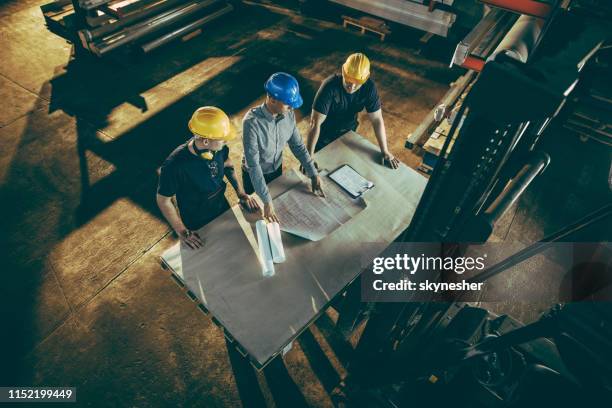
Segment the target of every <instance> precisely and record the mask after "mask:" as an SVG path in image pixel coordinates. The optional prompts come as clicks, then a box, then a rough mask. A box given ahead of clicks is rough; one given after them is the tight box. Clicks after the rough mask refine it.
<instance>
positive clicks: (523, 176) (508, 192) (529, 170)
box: [484, 152, 550, 224]
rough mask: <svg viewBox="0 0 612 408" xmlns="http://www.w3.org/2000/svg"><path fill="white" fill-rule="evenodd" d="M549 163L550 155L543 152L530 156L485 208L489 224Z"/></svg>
mask: <svg viewBox="0 0 612 408" xmlns="http://www.w3.org/2000/svg"><path fill="white" fill-rule="evenodd" d="M549 164H550V156H549V155H548V154H546V153H544V152H537V153H535V154H534V155H533V156H531V159H530V160H529V162H528V163H527V164H525V165H524V166H523V168H522V169H521V170H520V171H519V172H518V174H517V175H516V177H515V178H514V180H512V181H511V182H510V184H508V186H507V187H506V188H505V189H504V191H502V193H501V194H500V195H499V196H498V197H497V198H496V199H495V201H493V203H492V204H491V205H490V206H489V208H487V210H486V211H485V213H484V215H485V217H486V219H487V220H488V221H489V222H490V223H491V224H494V223H495V221H496V220H497V219H499V217H501V216H502V215H503V214H504V213H505V212H506V210H508V208H510V206H511V205H512V204H514V202H515V201H516V200H517V199H518V198H519V197H520V196H521V194H523V192H524V191H525V190H526V189H527V187H529V185H530V184H531V182H532V181H533V180H534V179H535V178H536V177H537V176H538V175H540V174H541V173H542V172H543V171H544V170H545V169H546V167H548V165H549Z"/></svg>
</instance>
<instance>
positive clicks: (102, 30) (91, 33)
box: [79, 0, 185, 43]
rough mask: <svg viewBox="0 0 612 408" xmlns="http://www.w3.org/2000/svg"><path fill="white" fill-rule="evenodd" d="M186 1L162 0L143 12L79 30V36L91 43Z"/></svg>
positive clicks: (182, 5) (180, 6)
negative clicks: (92, 27)
mask: <svg viewBox="0 0 612 408" xmlns="http://www.w3.org/2000/svg"><path fill="white" fill-rule="evenodd" d="M181 2H184V1H183V0H166V1H161V2H159V3H158V4H155V5H153V6H151V7H149V8H145V9H144V10H142V11H141V12H138V13H134V14H132V15H129V16H126V17H124V18H122V19H120V20H117V21H115V22H114V23H108V24H104V25H102V26H100V27H96V28H94V29H91V30H79V37H80V38H81V42H83V41H85V42H86V43H90V42H92V41H94V40H97V39H98V38H100V37H104V36H105V35H109V34H111V33H113V32H116V31H119V30H120V29H121V28H123V27H126V26H129V25H132V24H135V23H137V22H139V21H142V20H144V19H146V18H148V17H151V16H153V15H155V14H158V13H160V12H163V11H166V10H168V11H167V12H172V10H177V9H179V8H182V7H184V6H185V5H184V4H181V5H179V6H176V7H174V9H172V10H169V9H170V8H172V7H173V6H175V5H176V4H177V3H181Z"/></svg>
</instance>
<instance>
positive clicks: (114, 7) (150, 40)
mask: <svg viewBox="0 0 612 408" xmlns="http://www.w3.org/2000/svg"><path fill="white" fill-rule="evenodd" d="M41 10H42V12H43V15H44V17H45V22H46V25H47V28H48V29H49V30H50V31H51V32H53V33H55V34H57V35H59V36H60V37H63V38H65V39H66V40H68V41H70V42H72V43H73V44H74V45H75V46H76V47H77V48H79V49H82V50H87V51H89V52H91V53H92V54H95V55H97V56H103V55H105V54H107V53H109V52H111V51H114V50H116V49H119V48H123V47H139V49H140V50H141V51H142V52H150V51H152V50H154V49H156V48H158V47H160V46H162V45H164V44H167V43H168V42H170V41H173V40H175V39H178V38H185V37H186V36H190V35H192V34H194V33H196V32H197V31H198V30H199V29H200V28H201V27H202V26H203V25H205V24H207V23H209V22H211V21H213V20H216V19H218V18H220V17H222V16H223V15H225V14H227V13H229V12H231V11H232V10H234V6H233V5H232V4H230V3H229V2H228V1H222V0H72V1H71V0H56V1H53V2H51V3H49V4H45V5H43V6H41Z"/></svg>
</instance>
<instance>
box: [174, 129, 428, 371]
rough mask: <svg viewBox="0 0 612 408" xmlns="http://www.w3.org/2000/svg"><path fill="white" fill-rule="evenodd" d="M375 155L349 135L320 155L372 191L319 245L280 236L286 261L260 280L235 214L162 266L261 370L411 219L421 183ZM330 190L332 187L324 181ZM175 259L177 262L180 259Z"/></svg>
mask: <svg viewBox="0 0 612 408" xmlns="http://www.w3.org/2000/svg"><path fill="white" fill-rule="evenodd" d="M379 154H380V153H379V150H378V148H377V147H376V146H374V145H373V144H372V143H370V142H368V141H366V140H365V139H363V138H362V137H361V136H359V135H357V134H356V133H354V132H349V133H348V134H346V135H345V136H343V137H342V138H340V139H338V140H337V141H335V142H334V143H332V144H330V145H329V146H327V147H326V148H324V149H323V150H321V152H319V153H318V154H317V162H318V163H319V165H320V166H321V167H323V168H325V169H328V170H331V169H335V168H337V167H338V166H339V165H341V164H344V163H348V164H350V165H351V166H352V167H353V168H355V170H357V171H358V172H359V173H360V174H362V175H363V176H364V177H366V178H367V179H369V180H372V181H373V182H374V183H375V184H376V187H374V188H373V189H372V190H371V191H369V192H368V193H366V194H365V195H364V199H365V201H366V202H367V207H366V208H365V209H364V210H363V211H361V212H360V213H359V214H357V215H355V216H354V217H353V218H352V219H351V220H350V221H349V222H347V223H346V224H344V225H342V226H341V227H339V228H338V229H336V230H335V231H333V232H332V233H331V234H330V235H328V236H327V237H325V238H324V239H322V240H321V241H318V242H312V241H307V240H305V239H303V238H299V237H296V236H293V235H290V234H283V244H284V247H285V254H286V258H287V259H286V261H285V262H284V263H282V264H277V265H275V268H276V273H275V275H274V276H273V277H268V278H266V277H263V276H262V272H261V266H260V264H259V260H258V256H257V249H256V239H255V237H254V221H255V219H249V220H247V219H246V218H245V216H246V215H245V214H243V213H242V212H241V211H240V210H239V209H238V207H234V208H232V209H231V210H228V211H227V212H225V213H224V214H222V215H221V216H220V217H219V218H217V219H216V220H214V221H213V222H211V223H210V224H208V225H207V226H205V227H203V228H202V229H201V230H200V235H201V236H202V237H204V239H205V240H206V243H205V246H204V248H202V249H200V250H196V251H193V250H189V249H186V248H180V250H179V247H178V244H177V246H175V247H173V248H170V249H169V250H168V251H167V252H166V253H164V255H163V256H162V259H163V260H164V262H165V263H166V264H167V265H168V266H170V268H171V269H172V270H173V271H174V272H175V273H176V274H177V275H178V276H179V277H180V278H181V280H182V281H183V282H184V283H185V284H186V286H187V287H188V288H189V290H191V291H192V292H193V293H194V294H195V296H196V297H197V298H198V300H199V301H200V302H202V303H203V304H204V305H205V306H206V308H207V309H208V310H209V311H210V313H211V314H212V315H213V316H214V317H215V318H216V319H217V320H218V321H219V323H220V324H221V325H222V326H223V327H224V328H225V330H226V331H227V332H228V333H230V335H231V336H232V337H233V338H234V339H235V340H236V342H238V343H239V345H240V346H241V347H242V348H243V349H244V350H245V351H246V352H247V353H248V354H249V355H250V357H251V359H252V360H253V361H254V363H255V364H256V365H257V366H259V367H261V366H264V365H265V364H266V363H267V362H269V361H270V360H271V359H272V358H273V357H274V356H275V355H276V354H278V353H280V352H281V351H282V349H283V347H285V346H286V345H287V344H289V343H290V342H291V341H292V340H293V339H294V338H295V337H297V336H298V335H299V333H301V332H302V331H303V330H304V329H306V328H307V327H308V325H309V324H310V323H312V322H313V321H314V319H315V318H316V317H318V315H319V314H320V313H321V312H322V311H323V310H324V309H325V307H326V306H327V305H328V304H329V302H330V301H331V300H332V299H333V298H334V297H335V296H336V295H337V294H338V293H339V292H341V291H342V290H343V289H344V288H345V287H346V286H347V285H348V284H349V283H350V282H352V281H353V280H354V279H355V278H356V277H357V276H358V275H359V273H360V271H361V270H362V268H363V266H365V264H364V261H366V260H367V259H368V258H369V257H373V256H375V255H376V254H378V253H379V252H380V251H382V250H383V249H384V248H385V247H386V246H387V245H388V244H389V243H391V242H392V241H393V240H394V239H395V238H396V237H397V236H398V235H399V234H400V232H401V231H403V229H404V228H406V227H407V226H408V224H409V222H410V220H411V218H412V215H413V214H414V211H415V209H416V206H417V204H418V201H419V199H420V197H421V194H422V192H423V190H424V188H425V184H426V179H425V178H424V177H423V176H422V175H420V174H418V173H417V172H416V171H414V170H412V169H410V168H408V167H406V166H405V165H403V164H402V165H401V166H400V168H399V169H398V170H391V169H388V168H386V167H383V166H381V165H380V164H378V163H377V160H376V159H378V156H379ZM327 182H328V183H331V180H327ZM298 183H300V178H299V177H298V175H297V173H295V172H294V171H292V172H289V173H288V174H286V175H284V176H282V177H280V178H279V179H277V180H275V181H274V182H273V183H271V184H270V192H271V194H272V196H273V197H277V196H279V195H280V194H282V193H283V192H285V191H287V190H288V189H290V188H292V187H293V186H295V185H296V184H298ZM179 252H180V256H179Z"/></svg>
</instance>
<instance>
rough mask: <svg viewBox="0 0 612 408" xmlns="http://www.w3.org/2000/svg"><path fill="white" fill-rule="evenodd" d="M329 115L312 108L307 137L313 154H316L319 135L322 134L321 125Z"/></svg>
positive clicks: (308, 146)
mask: <svg viewBox="0 0 612 408" xmlns="http://www.w3.org/2000/svg"><path fill="white" fill-rule="evenodd" d="M326 118H327V115H324V114H322V113H321V112H317V111H316V110H314V109H313V110H312V112H311V113H310V127H309V128H308V134H307V137H306V147H307V148H308V152H309V153H310V155H311V156H314V152H315V147H316V146H317V142H318V141H319V135H320V134H321V125H322V124H323V122H325V119H326Z"/></svg>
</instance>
